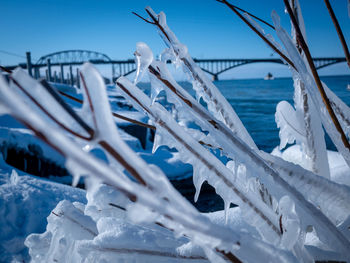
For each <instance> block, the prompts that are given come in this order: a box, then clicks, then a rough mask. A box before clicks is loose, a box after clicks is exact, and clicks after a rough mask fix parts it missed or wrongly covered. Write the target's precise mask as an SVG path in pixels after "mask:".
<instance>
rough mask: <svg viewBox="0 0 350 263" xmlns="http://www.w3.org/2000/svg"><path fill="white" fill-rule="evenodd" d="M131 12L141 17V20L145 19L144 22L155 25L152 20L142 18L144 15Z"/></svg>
mask: <svg viewBox="0 0 350 263" xmlns="http://www.w3.org/2000/svg"><path fill="white" fill-rule="evenodd" d="M131 13H132V14H134V15H135V16H137V17H139V18H141V19H142V20H143V21H145V22H146V23H149V24H152V25H155V23H154V22H152V21H149V20H148V19H146V18H144V17H142V16H140V15H139V14H137V13H135V12H131Z"/></svg>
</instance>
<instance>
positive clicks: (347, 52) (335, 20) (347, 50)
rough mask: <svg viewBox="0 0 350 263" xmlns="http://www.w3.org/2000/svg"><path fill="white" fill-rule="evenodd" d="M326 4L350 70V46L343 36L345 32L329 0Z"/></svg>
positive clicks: (326, 0)
mask: <svg viewBox="0 0 350 263" xmlns="http://www.w3.org/2000/svg"><path fill="white" fill-rule="evenodd" d="M324 3H325V4H326V6H327V9H328V12H329V15H330V16H331V18H332V21H333V24H334V27H335V29H336V30H337V33H338V37H339V40H340V42H341V45H342V46H343V50H344V54H345V57H346V61H347V63H348V67H349V68H350V53H349V49H348V46H347V44H346V41H345V38H344V35H343V31H342V30H341V28H340V25H339V23H338V20H337V17H336V16H335V14H334V11H333V9H332V6H331V4H330V3H329V0H324Z"/></svg>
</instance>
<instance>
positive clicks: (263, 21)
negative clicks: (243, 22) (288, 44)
mask: <svg viewBox="0 0 350 263" xmlns="http://www.w3.org/2000/svg"><path fill="white" fill-rule="evenodd" d="M216 1H217V2H219V3H224V1H223V0H216ZM231 5H232V4H231ZM232 6H233V7H234V8H236V9H238V10H239V11H241V12H243V13H247V14H248V15H250V16H251V17H253V18H255V19H256V20H258V21H260V22H262V23H264V24H265V25H267V26H269V27H271V28H272V29H275V27H274V26H273V25H271V24H270V23H269V22H267V21H265V20H264V19H261V18H259V17H257V16H255V15H253V14H252V13H250V12H248V11H247V10H244V9H242V8H240V7H238V6H236V5H232Z"/></svg>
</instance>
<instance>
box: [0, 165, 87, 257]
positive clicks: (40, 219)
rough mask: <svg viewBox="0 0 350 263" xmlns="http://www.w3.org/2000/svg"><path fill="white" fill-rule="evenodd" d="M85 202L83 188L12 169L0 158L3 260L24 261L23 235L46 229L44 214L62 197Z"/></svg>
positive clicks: (0, 251) (47, 213)
mask: <svg viewBox="0 0 350 263" xmlns="http://www.w3.org/2000/svg"><path fill="white" fill-rule="evenodd" d="M62 199H67V200H70V201H72V202H73V201H79V202H82V203H84V202H86V198H85V192H84V191H83V190H80V189H76V188H72V187H70V186H65V185H61V184H57V183H53V182H49V181H47V180H43V179H38V178H36V177H34V176H29V175H25V174H23V173H21V172H19V171H16V170H12V168H10V167H9V166H8V165H6V164H5V163H4V162H3V160H2V159H1V160H0V225H1V231H0V255H1V261H2V262H11V261H20V262H22V261H27V260H28V259H29V257H28V250H27V248H26V247H25V246H24V240H25V238H26V237H27V236H28V235H29V234H30V233H33V232H36V233H41V232H44V231H45V226H46V223H47V222H46V217H47V216H48V215H49V214H50V213H51V210H52V209H53V208H54V207H55V206H56V205H57V203H58V202H59V201H60V200H62Z"/></svg>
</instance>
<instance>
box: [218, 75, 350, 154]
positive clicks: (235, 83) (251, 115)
mask: <svg viewBox="0 0 350 263" xmlns="http://www.w3.org/2000/svg"><path fill="white" fill-rule="evenodd" d="M321 80H322V81H323V82H325V83H326V84H327V86H328V87H329V88H330V89H331V90H332V91H333V92H334V93H335V94H337V95H338V96H339V97H340V98H341V99H342V100H343V101H344V102H345V103H346V104H347V105H349V106H350V90H347V85H348V84H350V75H346V76H329V77H321ZM215 85H216V86H217V87H218V88H219V89H220V91H221V92H222V94H223V95H224V96H225V97H226V99H227V100H228V101H229V103H230V104H231V105H232V107H233V108H234V109H235V111H236V112H237V114H238V116H239V117H240V119H241V120H242V122H243V124H244V125H245V127H246V128H247V130H248V132H249V133H250V134H251V136H252V137H253V139H254V141H255V143H256V144H257V145H258V147H259V148H260V149H261V150H264V151H268V152H270V151H272V149H273V148H274V147H275V146H277V145H279V137H278V132H279V130H278V129H277V126H276V122H275V112H276V106H277V104H278V102H280V101H281V100H286V101H288V102H290V103H291V104H292V105H293V81H292V79H291V78H277V79H274V80H263V79H246V80H223V81H217V82H215ZM327 146H328V148H330V149H332V148H333V145H332V144H331V142H330V141H329V139H328V138H327Z"/></svg>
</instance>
